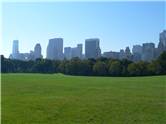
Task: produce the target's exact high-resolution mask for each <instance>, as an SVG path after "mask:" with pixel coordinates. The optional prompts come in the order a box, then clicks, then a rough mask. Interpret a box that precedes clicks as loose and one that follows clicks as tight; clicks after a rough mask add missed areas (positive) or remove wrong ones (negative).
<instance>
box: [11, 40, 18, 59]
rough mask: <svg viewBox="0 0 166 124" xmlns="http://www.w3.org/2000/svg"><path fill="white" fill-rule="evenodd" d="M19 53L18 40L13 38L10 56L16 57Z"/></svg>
mask: <svg viewBox="0 0 166 124" xmlns="http://www.w3.org/2000/svg"><path fill="white" fill-rule="evenodd" d="M18 54H19V41H18V40H13V48H12V56H13V58H14V59H17V58H18Z"/></svg>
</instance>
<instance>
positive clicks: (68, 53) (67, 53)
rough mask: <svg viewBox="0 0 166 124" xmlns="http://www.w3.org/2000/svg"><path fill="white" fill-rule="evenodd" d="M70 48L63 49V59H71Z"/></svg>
mask: <svg viewBox="0 0 166 124" xmlns="http://www.w3.org/2000/svg"><path fill="white" fill-rule="evenodd" d="M71 52H72V48H71V47H65V48H64V57H65V59H68V60H69V59H71V58H72V55H71V54H72V53H71Z"/></svg>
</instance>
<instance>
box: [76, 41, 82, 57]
mask: <svg viewBox="0 0 166 124" xmlns="http://www.w3.org/2000/svg"><path fill="white" fill-rule="evenodd" d="M77 49H78V57H79V58H80V59H81V58H82V44H77Z"/></svg>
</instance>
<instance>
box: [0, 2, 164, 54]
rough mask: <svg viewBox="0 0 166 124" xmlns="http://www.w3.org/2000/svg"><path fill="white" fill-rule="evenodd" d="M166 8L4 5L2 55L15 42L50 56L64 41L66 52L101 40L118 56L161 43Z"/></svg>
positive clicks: (121, 4) (159, 5)
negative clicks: (53, 41)
mask: <svg viewBox="0 0 166 124" xmlns="http://www.w3.org/2000/svg"><path fill="white" fill-rule="evenodd" d="M165 4H166V3H164V2H162V1H160V2H154V1H153V2H132V1H128V2H127V1H126V2H108V1H107V2H97V1H96V2H22V3H20V2H13V3H10V2H4V3H3V4H2V16H1V20H2V49H1V53H3V54H4V55H5V56H6V57H8V56H9V54H10V53H11V51H12V41H13V40H14V39H18V40H19V47H20V52H29V51H30V50H33V48H34V45H35V44H36V43H40V44H41V46H42V54H43V55H44V57H45V55H46V47H47V44H48V40H49V39H50V38H54V37H62V38H64V47H66V46H72V47H74V46H76V44H78V43H83V44H84V41H85V39H86V38H96V37H97V38H100V46H101V49H102V52H104V51H111V50H112V51H119V49H121V48H125V47H126V46H130V48H132V46H133V45H134V44H142V43H144V42H154V43H156V45H157V43H158V39H159V33H160V32H161V31H162V30H163V29H164V26H165V23H166V19H165V16H166V9H165Z"/></svg>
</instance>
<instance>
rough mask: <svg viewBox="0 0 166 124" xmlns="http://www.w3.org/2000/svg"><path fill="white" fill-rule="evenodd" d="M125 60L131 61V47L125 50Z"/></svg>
mask: <svg viewBox="0 0 166 124" xmlns="http://www.w3.org/2000/svg"><path fill="white" fill-rule="evenodd" d="M125 58H126V59H129V60H130V59H131V52H130V48H129V47H126V49H125Z"/></svg>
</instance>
